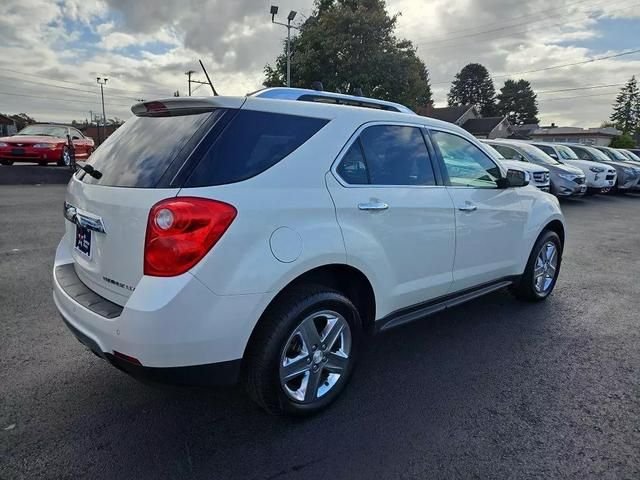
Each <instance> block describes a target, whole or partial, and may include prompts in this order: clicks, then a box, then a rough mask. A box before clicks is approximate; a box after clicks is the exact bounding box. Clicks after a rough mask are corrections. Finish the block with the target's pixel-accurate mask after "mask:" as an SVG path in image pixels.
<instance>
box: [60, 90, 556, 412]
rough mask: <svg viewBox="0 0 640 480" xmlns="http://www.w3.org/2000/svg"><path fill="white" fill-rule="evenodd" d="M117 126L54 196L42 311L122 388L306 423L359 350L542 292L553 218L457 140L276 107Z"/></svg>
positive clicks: (265, 104)
mask: <svg viewBox="0 0 640 480" xmlns="http://www.w3.org/2000/svg"><path fill="white" fill-rule="evenodd" d="M270 97H277V98H278V99H274V98H270ZM328 101H332V102H333V104H327V103H322V102H328ZM343 103H346V104H348V105H359V106H348V105H341V104H343ZM368 106H371V107H374V108H366V107H368ZM363 107H365V108H363ZM132 110H133V112H134V114H135V116H134V117H133V118H131V119H130V120H128V121H127V122H126V123H125V124H124V125H123V126H122V127H120V128H119V129H118V130H117V131H116V132H115V133H114V134H113V135H111V136H110V137H109V138H108V139H107V140H106V142H104V143H103V144H102V145H101V146H100V147H99V148H98V149H97V150H96V151H95V152H94V154H93V155H92V156H91V158H90V159H89V164H90V166H89V168H85V170H84V171H80V172H78V173H77V174H75V175H74V176H73V177H72V179H71V181H70V182H69V185H68V187H67V193H66V201H65V205H64V214H65V218H66V221H65V226H66V233H65V235H64V237H63V238H62V240H61V242H60V244H59V246H58V248H57V251H56V257H55V262H54V267H53V298H54V300H55V304H56V306H57V308H58V310H59V311H60V313H61V315H62V317H63V319H64V321H65V322H66V324H67V325H68V326H69V328H70V330H71V331H72V332H73V333H74V334H75V335H76V337H77V338H78V339H79V340H80V341H81V342H82V343H84V344H85V345H86V346H88V347H89V348H90V349H91V350H93V351H94V352H95V353H96V354H97V355H99V356H100V357H102V358H104V359H106V360H108V361H109V362H111V363H112V364H114V365H115V366H117V367H118V368H120V369H122V370H124V371H126V372H129V373H130V374H132V375H134V376H141V377H147V378H152V379H157V380H172V381H179V382H185V383H213V382H225V381H226V382H230V381H235V380H237V379H241V380H242V382H243V383H244V385H245V387H246V389H247V391H248V392H249V394H250V396H251V397H252V398H253V399H254V400H255V401H256V402H257V403H258V404H260V405H261V406H262V407H264V408H265V409H266V410H267V411H269V412H273V413H278V414H279V413H289V414H309V413H313V412H315V411H318V410H320V409H322V408H324V407H326V406H327V405H328V404H329V403H331V402H332V401H333V400H334V399H335V398H336V397H337V396H338V395H339V394H340V392H341V391H342V390H343V388H344V386H345V384H346V383H347V380H348V378H349V376H350V374H351V372H352V371H353V368H354V365H355V361H356V358H357V356H358V353H359V351H360V346H361V343H362V342H363V341H366V338H367V337H366V335H365V333H368V332H379V331H384V330H387V329H389V328H392V327H395V326H399V325H403V324H405V323H407V322H410V321H413V320H418V319H420V318H422V317H424V316H425V315H428V314H430V313H434V312H437V311H440V310H443V309H445V308H448V307H453V306H455V305H457V304H459V303H461V302H464V301H467V300H470V299H472V298H475V297H477V296H480V295H483V294H486V293H489V292H491V291H494V290H497V289H500V288H503V287H508V286H509V287H511V289H512V290H513V292H514V293H515V294H516V296H517V297H519V298H522V299H525V300H530V301H540V300H544V299H546V298H547V297H548V296H549V294H550V293H551V291H552V290H553V288H554V286H555V284H556V280H557V278H558V272H559V270H560V265H561V261H562V252H563V247H564V238H565V226H564V219H563V216H562V212H561V211H560V206H559V203H558V200H557V199H555V198H554V197H552V196H551V195H547V194H546V193H543V192H540V191H538V190H536V189H534V188H519V187H521V186H525V185H526V184H527V182H526V178H525V175H524V174H523V173H522V172H520V171H515V170H509V171H507V170H506V169H505V168H504V167H502V166H500V165H498V164H497V163H496V162H495V161H494V160H492V159H491V158H490V156H488V155H487V154H486V153H485V151H484V150H483V148H482V146H481V144H480V143H479V142H478V141H477V140H476V139H475V138H474V137H473V136H471V135H470V134H469V133H467V132H465V131H464V130H462V129H461V128H459V127H457V126H455V125H452V124H449V123H445V122H440V121H437V120H433V119H430V118H427V117H421V116H418V115H415V114H412V113H411V112H410V110H408V109H407V108H406V107H403V106H401V105H396V104H392V103H388V102H380V101H376V100H370V99H366V98H362V97H350V96H347V95H337V94H329V93H319V92H316V91H312V90H299V89H282V88H278V89H267V90H264V91H261V92H258V93H256V94H254V95H251V96H248V97H220V96H218V97H207V98H199V99H198V98H195V97H193V98H170V99H166V100H159V101H153V102H146V103H141V104H138V105H136V106H134V107H133V109H132ZM365 368H366V366H365Z"/></svg>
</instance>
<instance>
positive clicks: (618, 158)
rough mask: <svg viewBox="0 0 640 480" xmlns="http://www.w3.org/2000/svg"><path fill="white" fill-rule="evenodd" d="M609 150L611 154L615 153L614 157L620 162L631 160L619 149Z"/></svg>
mask: <svg viewBox="0 0 640 480" xmlns="http://www.w3.org/2000/svg"><path fill="white" fill-rule="evenodd" d="M607 152H609V153H610V154H611V155H613V158H615V159H616V160H617V161H619V162H626V161H627V160H629V159H628V158H627V157H625V156H624V155H623V154H622V153H620V152H619V151H617V150H615V149H613V148H607Z"/></svg>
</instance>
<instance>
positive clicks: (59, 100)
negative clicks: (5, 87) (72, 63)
mask: <svg viewBox="0 0 640 480" xmlns="http://www.w3.org/2000/svg"><path fill="white" fill-rule="evenodd" d="M0 95H9V96H11V97H27V98H42V99H44V100H48V101H54V102H75V103H88V104H90V105H93V106H99V102H97V101H95V102H92V101H89V100H79V99H77V98H60V97H56V98H51V97H43V96H41V95H27V94H25V93H13V92H0ZM107 105H110V106H118V107H131V105H133V102H131V104H130V105H125V104H123V103H107Z"/></svg>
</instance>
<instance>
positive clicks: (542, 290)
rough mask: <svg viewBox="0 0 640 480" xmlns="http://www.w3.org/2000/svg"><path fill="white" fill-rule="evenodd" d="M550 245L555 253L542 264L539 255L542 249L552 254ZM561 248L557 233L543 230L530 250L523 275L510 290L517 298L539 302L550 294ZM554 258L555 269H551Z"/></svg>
mask: <svg viewBox="0 0 640 480" xmlns="http://www.w3.org/2000/svg"><path fill="white" fill-rule="evenodd" d="M550 245H552V246H553V248H554V249H555V253H553V254H551V255H549V254H547V255H548V258H549V257H550V259H549V260H548V261H547V262H546V263H544V262H545V261H544V260H543V259H542V258H541V255H543V253H542V250H543V248H544V249H545V251H546V252H552V251H553V250H552V249H551V248H550V247H549V246H550ZM563 247H564V245H563V244H562V241H561V240H560V237H559V236H558V234H557V233H555V232H553V231H551V230H545V231H544V232H542V234H540V237H538V240H537V241H536V243H535V245H534V246H533V249H532V250H531V254H530V255H529V260H528V261H527V267H526V268H525V270H524V273H523V274H522V276H521V277H520V279H519V280H518V282H517V283H516V284H515V285H514V286H513V288H512V291H513V293H514V295H515V296H516V297H517V298H519V299H521V300H526V301H529V302H540V301H542V300H545V299H546V298H547V297H548V296H549V295H550V294H551V292H552V291H553V289H554V287H555V286H556V282H557V280H558V274H559V273H560V266H561V264H562V250H563ZM554 258H555V268H553V269H552V268H551V267H553V260H554ZM541 262H542V263H544V266H543V265H541ZM549 265H551V266H549ZM541 269H542V270H541ZM541 275H542V277H541ZM540 279H542V281H540Z"/></svg>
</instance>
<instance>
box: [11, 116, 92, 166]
mask: <svg viewBox="0 0 640 480" xmlns="http://www.w3.org/2000/svg"><path fill="white" fill-rule="evenodd" d="M67 135H69V136H70V137H71V141H72V142H73V150H74V152H72V151H71V149H70V148H69V140H68V138H67ZM93 147H94V144H93V139H91V138H89V137H85V136H84V135H83V134H82V133H80V131H79V130H76V129H75V128H73V127H67V126H66V125H53V124H50V123H47V124H44V123H40V124H33V125H29V126H27V127H25V128H23V129H22V130H20V131H19V132H18V133H16V134H15V135H13V136H11V137H1V138H0V163H1V164H2V165H12V164H13V163H14V162H36V163H39V164H40V165H46V164H48V163H52V162H55V163H57V164H58V165H70V164H71V160H72V158H73V155H72V154H73V153H75V159H76V160H86V159H87V158H89V155H91V152H93Z"/></svg>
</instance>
